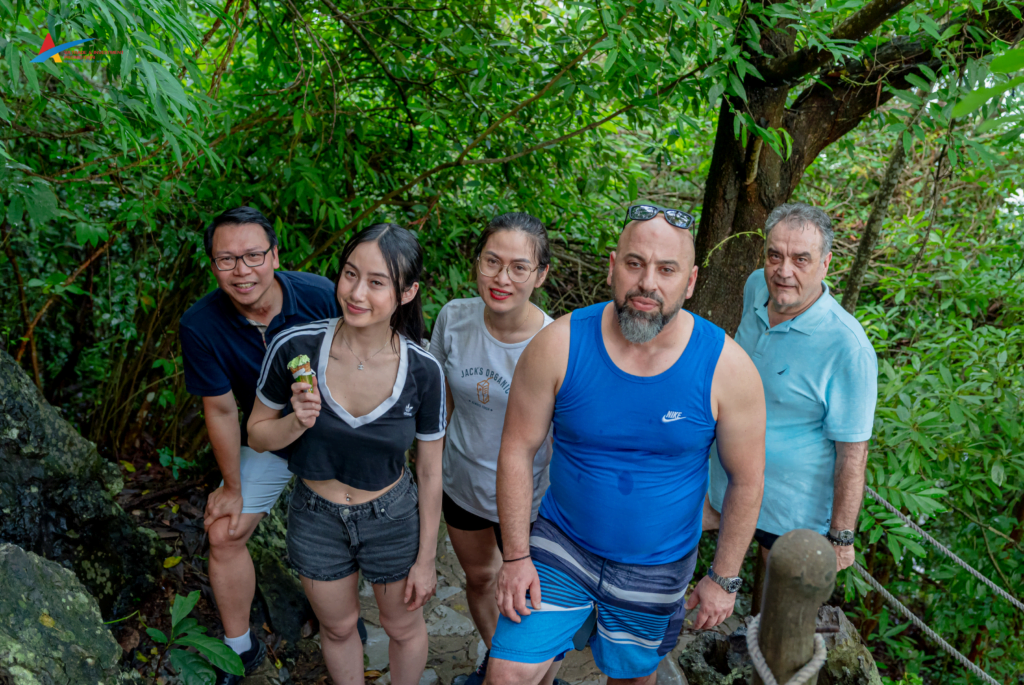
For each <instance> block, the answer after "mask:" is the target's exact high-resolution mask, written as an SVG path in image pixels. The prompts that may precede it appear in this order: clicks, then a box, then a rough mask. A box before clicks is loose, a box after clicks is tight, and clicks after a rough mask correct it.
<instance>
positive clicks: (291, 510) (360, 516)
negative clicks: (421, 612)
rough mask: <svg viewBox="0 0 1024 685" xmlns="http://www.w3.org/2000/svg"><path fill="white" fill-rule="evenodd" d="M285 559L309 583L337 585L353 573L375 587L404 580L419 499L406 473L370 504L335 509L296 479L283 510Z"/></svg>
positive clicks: (412, 553)
mask: <svg viewBox="0 0 1024 685" xmlns="http://www.w3.org/2000/svg"><path fill="white" fill-rule="evenodd" d="M287 541H288V558H289V560H290V561H291V563H292V565H293V566H294V567H295V570H297V571H298V572H299V575H301V576H304V577H306V578H309V579H310V580H321V581H330V580H341V579H342V578H345V577H347V576H350V575H352V574H353V573H355V572H356V571H362V572H363V576H364V577H365V578H366V579H367V580H368V581H370V582H371V583H373V584H375V585H379V584H383V583H394V582H396V581H399V580H401V579H402V578H405V577H406V576H408V575H409V569H410V568H412V565H413V564H414V563H415V562H416V557H417V555H418V554H419V547H420V509H419V494H418V492H417V489H416V484H415V483H413V482H412V478H411V477H410V475H409V470H408V469H406V470H405V472H404V473H403V474H402V478H401V479H400V480H399V481H398V484H397V485H395V487H393V488H391V489H390V490H388V491H387V492H385V493H384V494H383V495H381V496H380V497H378V498H377V499H375V500H371V501H369V502H365V503H363V504H357V505H354V506H353V505H347V504H336V503H334V502H331V501H330V500H327V499H324V498H323V497H321V496H320V495H318V494H316V493H315V492H313V491H312V490H311V489H310V488H309V486H307V485H306V484H305V483H303V482H302V480H301V479H300V480H299V481H298V483H296V485H295V491H294V492H293V493H292V499H291V504H290V505H289V506H288V535H287Z"/></svg>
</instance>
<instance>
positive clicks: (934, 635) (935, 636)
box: [853, 562, 1002, 685]
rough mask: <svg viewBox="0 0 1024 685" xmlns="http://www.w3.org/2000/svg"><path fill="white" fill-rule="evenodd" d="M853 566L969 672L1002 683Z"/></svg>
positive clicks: (895, 607) (856, 565)
mask: <svg viewBox="0 0 1024 685" xmlns="http://www.w3.org/2000/svg"><path fill="white" fill-rule="evenodd" d="M853 567H854V568H856V569H857V571H858V573H860V575H861V577H862V578H864V580H865V581H867V583H868V584H869V585H871V587H873V588H874V589H875V590H876V591H877V592H878V593H879V594H881V595H882V597H884V598H885V601H886V602H888V604H889V606H891V607H893V608H894V609H896V610H897V611H898V612H900V613H901V614H903V615H904V616H905V617H906V618H907V619H908V620H909V621H910V622H911V623H913V624H914V625H915V626H917V627H918V628H919V629H920V630H921V632H922V633H924V634H925V635H927V636H928V637H930V638H931V639H932V640H933V641H934V642H935V643H936V644H938V645H939V646H940V647H942V648H943V649H944V650H946V652H947V653H949V655H950V656H952V657H953V658H954V659H956V660H957V661H959V662H960V663H961V664H962V665H963V666H964V668H966V669H967V670H969V671H970V672H971V673H973V674H974V675H976V676H978V677H979V678H981V679H982V680H984V681H985V682H986V683H990V685H1002V683H1000V682H999V681H998V680H996V679H995V678H993V677H992V676H990V675H989V674H988V673H986V672H985V671H983V670H981V669H980V668H978V667H977V666H975V665H974V663H973V662H972V661H971V660H970V659H968V658H967V657H965V656H964V655H963V654H961V653H960V652H958V651H957V650H956V648H954V647H953V645H951V644H949V643H948V642H946V641H945V640H943V639H942V637H941V636H940V635H939V634H938V633H936V632H935V631H934V630H932V629H931V628H929V627H928V626H926V625H925V624H924V622H923V621H922V620H921V619H919V618H918V617H917V616H915V615H914V612H912V611H911V610H910V609H908V608H907V607H905V606H903V604H902V603H900V601H899V600H898V599H896V598H895V597H893V596H892V595H891V594H890V593H889V591H888V590H886V589H885V588H884V587H882V584H881V583H879V582H878V581H877V580H875V578H874V576H872V575H871V574H870V573H868V572H867V569H865V568H864V567H863V566H861V565H860V564H858V563H856V562H854V564H853Z"/></svg>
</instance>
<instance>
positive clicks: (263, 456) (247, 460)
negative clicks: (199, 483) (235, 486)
mask: <svg viewBox="0 0 1024 685" xmlns="http://www.w3.org/2000/svg"><path fill="white" fill-rule="evenodd" d="M238 457H239V459H238V467H239V468H238V470H239V475H240V476H241V483H242V513H243V514H269V513H270V510H271V509H273V508H274V504H275V503H276V502H277V498H278V497H280V496H281V493H282V492H283V491H284V489H285V487H286V486H287V485H288V481H290V480H291V479H292V472H291V471H289V470H288V460H287V459H282V458H281V457H279V456H277V455H276V454H274V453H273V452H257V451H256V450H254V449H253V448H251V447H247V446H245V445H243V446H242V448H241V449H240V450H239V453H238ZM220 484H221V486H222V487H223V485H224V481H223V480H222V481H221V482H220Z"/></svg>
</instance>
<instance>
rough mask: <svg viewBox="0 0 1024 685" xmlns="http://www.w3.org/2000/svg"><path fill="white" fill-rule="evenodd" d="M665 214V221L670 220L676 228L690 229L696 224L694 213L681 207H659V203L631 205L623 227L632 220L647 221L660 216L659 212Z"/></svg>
mask: <svg viewBox="0 0 1024 685" xmlns="http://www.w3.org/2000/svg"><path fill="white" fill-rule="evenodd" d="M659 212H660V213H661V214H664V215H665V221H667V222H669V223H670V224H672V225H673V226H675V227H676V228H683V229H689V228H690V227H692V226H693V224H694V221H695V220H694V218H693V215H692V214H689V213H688V212H684V211H683V210H681V209H668V208H667V207H659V206H658V205H630V207H629V209H627V210H626V220H625V221H624V222H622V227H623V228H625V227H626V224H628V223H629V222H630V221H647V220H648V219H653V218H654V217H656V216H658V213H659Z"/></svg>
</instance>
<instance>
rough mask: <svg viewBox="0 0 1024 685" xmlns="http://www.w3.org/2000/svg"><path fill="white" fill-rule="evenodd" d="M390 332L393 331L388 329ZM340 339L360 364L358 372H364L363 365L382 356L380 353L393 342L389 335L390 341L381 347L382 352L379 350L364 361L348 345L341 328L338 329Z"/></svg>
mask: <svg viewBox="0 0 1024 685" xmlns="http://www.w3.org/2000/svg"><path fill="white" fill-rule="evenodd" d="M343 325H344V324H343ZM388 330H389V331H390V330H391V329H388ZM338 337H339V338H341V342H343V343H345V347H347V348H348V351H349V352H351V353H352V356H353V357H355V358H356V361H358V362H359V366H357V367H356V371H362V370H363V364H365V363H366V362H368V361H370V360H371V359H373V358H374V357H376V356H377V355H378V354H380V351H381V350H383V349H384V348H385V347H387V345H388V342H389V341H390V340H391V336H390V335H389V336H388V339H387V340H385V341H384V344H383V345H381V346H380V350H377V351H376V352H374V353H373V354H371V355H370V356H369V357H367V358H366V360H365V361H364V360H362V359H360V358H359V355H358V354H356V352H355V350H353V349H352V346H351V345H349V344H348V340H345V336H343V335H341V329H340V328H339V329H338Z"/></svg>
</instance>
